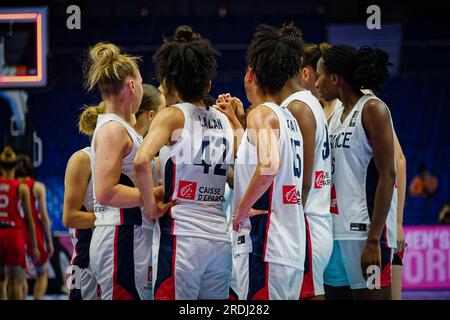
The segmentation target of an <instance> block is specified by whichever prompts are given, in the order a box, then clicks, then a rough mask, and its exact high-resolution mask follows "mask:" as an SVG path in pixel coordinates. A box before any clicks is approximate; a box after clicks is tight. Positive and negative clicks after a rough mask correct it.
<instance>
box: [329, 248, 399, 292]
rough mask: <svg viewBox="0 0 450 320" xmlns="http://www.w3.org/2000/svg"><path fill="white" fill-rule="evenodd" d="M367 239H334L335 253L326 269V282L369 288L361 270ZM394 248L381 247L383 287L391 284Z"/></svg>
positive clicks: (353, 288)
mask: <svg viewBox="0 0 450 320" xmlns="http://www.w3.org/2000/svg"><path fill="white" fill-rule="evenodd" d="M365 245H366V240H334V245H333V253H332V255H331V259H330V262H329V263H328V266H327V268H326V269H325V274H324V280H325V284H326V285H329V286H332V287H343V286H350V289H352V290H358V289H367V288H368V283H367V282H366V280H365V279H364V276H363V273H362V270H361V255H362V252H363V250H364V247H365ZM392 258H393V250H392V249H391V248H387V247H381V264H382V269H381V270H380V272H381V279H380V280H381V287H389V286H391V262H392Z"/></svg>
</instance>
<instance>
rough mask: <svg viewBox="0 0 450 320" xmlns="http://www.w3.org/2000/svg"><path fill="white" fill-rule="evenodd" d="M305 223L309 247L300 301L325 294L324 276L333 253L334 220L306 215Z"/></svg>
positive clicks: (307, 248)
mask: <svg viewBox="0 0 450 320" xmlns="http://www.w3.org/2000/svg"><path fill="white" fill-rule="evenodd" d="M305 221H306V239H307V242H306V243H307V247H306V255H305V274H304V276H303V284H302V289H301V294H300V299H306V298H312V297H315V296H320V295H323V294H325V290H324V287H323V274H324V272H325V268H326V267H327V265H328V262H329V261H330V258H331V253H332V251H333V218H332V217H331V216H330V217H324V216H318V215H305Z"/></svg>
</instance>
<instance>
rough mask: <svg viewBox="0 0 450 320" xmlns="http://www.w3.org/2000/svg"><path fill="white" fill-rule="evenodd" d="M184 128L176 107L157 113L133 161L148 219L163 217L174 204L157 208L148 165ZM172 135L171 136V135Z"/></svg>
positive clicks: (182, 116) (182, 119)
mask: <svg viewBox="0 0 450 320" xmlns="http://www.w3.org/2000/svg"><path fill="white" fill-rule="evenodd" d="M183 127H184V115H183V113H182V112H181V110H179V109H178V108H176V107H169V108H166V109H164V110H162V111H161V112H159V113H158V114H157V115H156V117H155V119H154V120H153V121H152V124H151V125H150V129H149V131H148V133H147V135H146V136H145V138H144V140H143V142H142V144H141V146H140V148H139V150H138V152H137V154H136V157H135V159H134V172H135V177H136V184H137V186H138V188H139V190H140V192H141V194H142V199H143V202H144V206H145V208H146V210H147V215H148V217H149V218H150V219H157V218H159V217H160V216H161V215H163V214H164V213H165V212H166V211H167V210H168V209H169V208H170V207H171V206H172V205H173V204H174V203H169V204H165V205H164V206H160V207H158V206H157V201H156V199H155V194H154V190H153V187H154V186H153V176H152V171H151V168H150V163H151V161H152V160H153V158H154V157H155V156H156V154H157V153H158V151H159V150H160V149H161V148H162V147H163V146H164V145H166V144H167V143H168V142H175V141H177V140H178V138H179V137H180V135H181V130H182V128H183ZM173 133H174V135H173V136H172V134H173Z"/></svg>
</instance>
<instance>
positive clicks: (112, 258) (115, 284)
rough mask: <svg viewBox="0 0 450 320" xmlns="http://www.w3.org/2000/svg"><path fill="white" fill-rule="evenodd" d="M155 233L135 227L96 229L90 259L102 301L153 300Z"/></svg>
mask: <svg viewBox="0 0 450 320" xmlns="http://www.w3.org/2000/svg"><path fill="white" fill-rule="evenodd" d="M151 254H152V230H151V229H149V228H144V227H140V226H135V225H121V226H98V227H96V228H95V229H94V232H93V235H92V239H91V246H90V252H89V255H90V259H91V268H92V272H93V275H94V277H95V278H96V279H97V282H98V284H99V289H100V291H101V300H150V299H151V298H152V290H151V289H152V282H151V280H152V278H151V277H152V269H151Z"/></svg>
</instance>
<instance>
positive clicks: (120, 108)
mask: <svg viewBox="0 0 450 320" xmlns="http://www.w3.org/2000/svg"><path fill="white" fill-rule="evenodd" d="M131 108H132V107H131V105H130V106H129V105H122V104H118V103H112V102H106V105H105V113H114V114H116V115H118V116H119V117H121V118H122V119H123V120H125V121H126V122H127V123H129V124H130V125H131V126H132V125H133V123H132V120H133V117H132V113H131Z"/></svg>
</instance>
